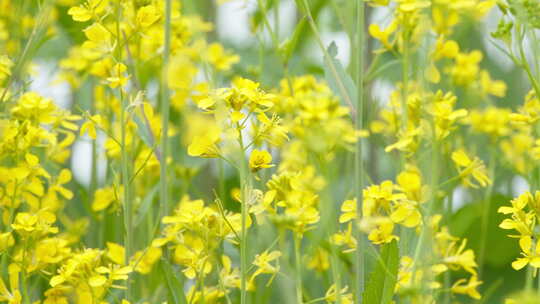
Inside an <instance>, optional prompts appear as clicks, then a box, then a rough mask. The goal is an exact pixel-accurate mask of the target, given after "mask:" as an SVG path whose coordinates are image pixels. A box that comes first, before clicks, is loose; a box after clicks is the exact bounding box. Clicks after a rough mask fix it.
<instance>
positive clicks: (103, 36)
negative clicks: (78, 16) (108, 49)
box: [83, 23, 111, 45]
mask: <svg viewBox="0 0 540 304" xmlns="http://www.w3.org/2000/svg"><path fill="white" fill-rule="evenodd" d="M83 32H84V34H85V36H86V38H87V39H88V40H89V41H91V42H93V43H95V44H96V45H99V44H108V43H110V41H111V33H110V32H109V31H108V30H107V29H106V28H105V27H104V26H103V25H101V24H100V23H94V24H92V25H90V26H89V27H87V28H85V29H84V30H83Z"/></svg>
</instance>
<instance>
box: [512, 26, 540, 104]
mask: <svg viewBox="0 0 540 304" xmlns="http://www.w3.org/2000/svg"><path fill="white" fill-rule="evenodd" d="M516 31H517V34H518V35H519V37H521V26H520V25H519V24H517V25H516ZM524 31H525V30H524ZM518 47H519V56H520V61H521V66H522V67H523V69H524V70H525V72H526V73H527V77H528V78H529V81H530V82H531V85H532V87H533V89H534V92H535V93H536V96H537V97H540V85H539V84H538V82H537V81H536V78H535V77H534V75H533V73H532V71H531V67H530V66H529V62H528V61H527V57H526V56H525V50H524V49H523V39H521V41H520V42H519V44H518Z"/></svg>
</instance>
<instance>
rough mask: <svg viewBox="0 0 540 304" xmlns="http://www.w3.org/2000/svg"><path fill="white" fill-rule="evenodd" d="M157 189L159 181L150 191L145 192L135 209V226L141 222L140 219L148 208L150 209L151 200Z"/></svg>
mask: <svg viewBox="0 0 540 304" xmlns="http://www.w3.org/2000/svg"><path fill="white" fill-rule="evenodd" d="M158 190H159V183H157V184H156V185H155V186H154V187H152V189H151V190H150V191H148V193H146V195H145V197H144V199H143V201H142V202H141V204H140V206H139V208H138V209H137V217H136V218H135V226H137V225H139V224H140V223H141V222H142V220H143V219H144V216H145V215H146V214H147V213H148V210H150V207H151V206H152V202H153V200H154V197H155V196H156V194H157V192H158Z"/></svg>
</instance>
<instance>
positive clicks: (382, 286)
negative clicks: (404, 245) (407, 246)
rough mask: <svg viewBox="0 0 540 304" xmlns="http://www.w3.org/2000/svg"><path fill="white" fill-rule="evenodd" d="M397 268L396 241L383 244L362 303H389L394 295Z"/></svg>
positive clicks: (397, 251)
mask: <svg viewBox="0 0 540 304" xmlns="http://www.w3.org/2000/svg"><path fill="white" fill-rule="evenodd" d="M398 268H399V250H398V246H397V242H396V241H395V240H394V241H392V242H391V243H388V244H385V245H384V246H382V248H381V256H380V259H379V260H378V261H377V265H376V266H375V269H374V270H373V272H372V273H371V274H370V276H369V279H368V281H367V283H366V289H365V291H364V294H363V295H362V299H363V301H362V303H369V304H389V303H390V302H391V301H392V296H393V295H394V288H395V286H396V282H397V273H398Z"/></svg>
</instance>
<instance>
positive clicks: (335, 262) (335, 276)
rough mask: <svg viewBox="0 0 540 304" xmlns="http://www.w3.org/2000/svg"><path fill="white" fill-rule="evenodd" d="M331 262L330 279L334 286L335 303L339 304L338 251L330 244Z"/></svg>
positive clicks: (339, 276)
mask: <svg viewBox="0 0 540 304" xmlns="http://www.w3.org/2000/svg"><path fill="white" fill-rule="evenodd" d="M330 251H331V254H332V255H331V261H332V278H333V280H334V284H335V285H336V303H337V304H341V292H340V291H341V275H340V269H338V267H339V259H338V256H337V252H336V251H338V249H337V248H336V246H334V245H333V244H330Z"/></svg>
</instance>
